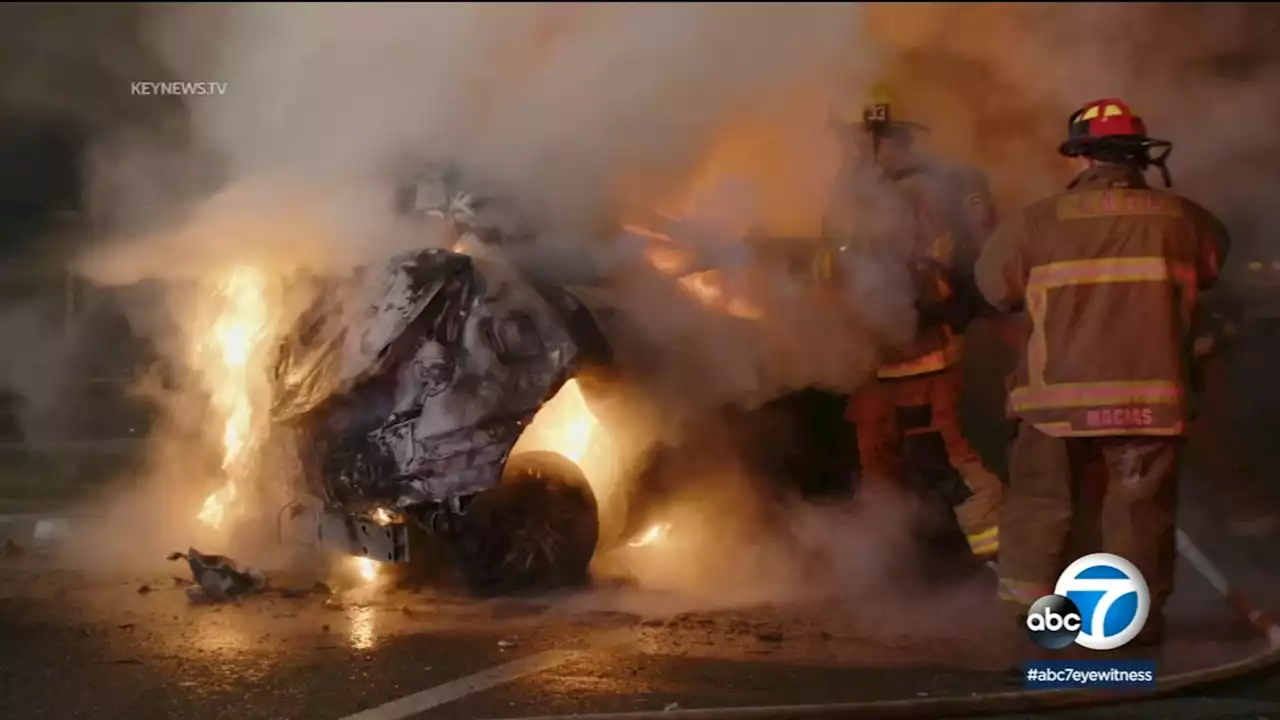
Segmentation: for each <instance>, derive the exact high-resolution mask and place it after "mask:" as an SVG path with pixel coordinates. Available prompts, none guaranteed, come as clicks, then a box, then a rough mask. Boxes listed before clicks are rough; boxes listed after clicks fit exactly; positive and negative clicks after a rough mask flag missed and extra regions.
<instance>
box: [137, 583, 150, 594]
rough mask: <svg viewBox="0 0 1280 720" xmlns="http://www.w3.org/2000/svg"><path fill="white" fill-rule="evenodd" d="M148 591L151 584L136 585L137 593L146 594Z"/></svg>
mask: <svg viewBox="0 0 1280 720" xmlns="http://www.w3.org/2000/svg"><path fill="white" fill-rule="evenodd" d="M149 592H151V586H150V585H139V586H138V594H139V595H146V594H147V593H149Z"/></svg>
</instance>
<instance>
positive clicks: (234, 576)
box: [168, 548, 267, 605]
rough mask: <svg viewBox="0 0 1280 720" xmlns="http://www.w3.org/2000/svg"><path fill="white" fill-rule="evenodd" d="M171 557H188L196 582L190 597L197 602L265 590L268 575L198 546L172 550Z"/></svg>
mask: <svg viewBox="0 0 1280 720" xmlns="http://www.w3.org/2000/svg"><path fill="white" fill-rule="evenodd" d="M168 559H169V560H186V561H187V565H188V566H190V568H191V575H192V578H193V579H194V580H195V586H194V587H189V588H187V598H188V599H189V600H190V601H191V602H192V603H195V604H197V605H203V604H208V603H217V602H225V601H227V600H231V599H233V598H236V597H241V596H244V595H249V594H252V593H255V592H258V591H260V590H262V589H263V588H264V587H266V585H267V578H266V576H265V575H263V574H262V572H261V571H259V570H256V569H254V568H245V569H243V570H241V569H240V567H239V566H238V565H236V562H235V561H234V560H232V559H231V558H228V557H224V556H222V555H205V554H203V553H201V552H200V551H199V550H196V549H195V548H188V549H187V552H185V553H181V552H175V553H171V554H170V555H169V557H168Z"/></svg>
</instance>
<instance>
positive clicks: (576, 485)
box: [449, 452, 600, 595]
mask: <svg viewBox="0 0 1280 720" xmlns="http://www.w3.org/2000/svg"><path fill="white" fill-rule="evenodd" d="M458 530H459V531H458V532H457V534H456V535H455V537H454V539H453V542H451V543H450V544H449V545H450V547H449V554H450V556H451V558H452V561H453V565H454V567H455V569H456V570H457V571H458V573H459V575H460V576H461V579H462V580H463V582H464V583H465V584H466V585H467V586H468V587H469V588H470V589H471V590H472V591H473V592H475V593H476V594H480V595H501V594H511V593H518V592H530V591H541V590H550V589H554V588H558V587H564V586H566V585H576V584H579V583H582V582H584V581H586V579H587V577H588V572H587V567H588V565H590V563H591V557H592V555H594V554H595V549H596V544H597V542H598V540H599V536H600V524H599V517H598V508H597V504H596V498H595V495H594V494H593V493H592V492H591V486H590V485H588V484H587V479H586V477H585V476H584V475H583V474H582V471H581V470H579V469H578V466H577V465H574V464H573V463H572V462H571V461H570V460H569V459H568V458H565V457H564V456H562V455H558V454H556V453H550V452H530V453H522V454H520V455H517V456H515V457H513V458H512V459H511V460H510V461H509V462H508V463H507V467H506V468H505V470H504V471H503V475H502V482H501V483H499V485H498V486H497V487H495V488H493V489H491V490H486V491H484V492H482V493H479V494H477V495H476V496H475V497H474V498H473V499H472V501H471V503H470V505H469V506H468V508H467V511H466V513H465V514H464V515H463V516H462V518H461V523H460V525H459V528H458Z"/></svg>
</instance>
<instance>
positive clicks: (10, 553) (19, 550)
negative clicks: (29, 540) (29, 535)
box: [0, 538, 27, 558]
mask: <svg viewBox="0 0 1280 720" xmlns="http://www.w3.org/2000/svg"><path fill="white" fill-rule="evenodd" d="M0 554H3V555H4V556H5V557H7V558H20V557H24V556H25V555H26V554H27V549H26V548H24V547H22V546H21V545H19V544H18V543H16V542H14V541H13V538H8V539H6V540H5V541H4V547H3V549H0Z"/></svg>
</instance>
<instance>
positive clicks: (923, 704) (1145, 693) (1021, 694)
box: [513, 528, 1280, 720]
mask: <svg viewBox="0 0 1280 720" xmlns="http://www.w3.org/2000/svg"><path fill="white" fill-rule="evenodd" d="M1177 544H1178V553H1179V554H1180V555H1181V556H1182V557H1183V559H1185V560H1186V561H1187V562H1188V563H1189V564H1190V565H1191V566H1192V568H1194V569H1195V570H1196V572H1198V573H1200V574H1201V575H1202V576H1203V577H1204V578H1205V579H1206V580H1207V581H1208V582H1209V584H1210V585H1212V586H1213V588H1214V589H1215V590H1217V591H1218V593H1219V594H1221V595H1222V597H1223V599H1224V600H1226V602H1227V603H1228V604H1229V605H1230V606H1231V607H1232V608H1233V609H1234V610H1236V611H1237V612H1239V613H1240V614H1241V615H1243V616H1244V617H1245V618H1247V619H1248V620H1249V623H1250V624H1251V625H1252V626H1253V627H1254V628H1256V629H1257V630H1258V632H1260V633H1261V634H1262V636H1263V638H1265V639H1266V647H1264V648H1263V649H1262V650H1260V651H1258V652H1256V653H1254V654H1253V655H1250V656H1248V657H1245V658H1243V659H1240V660H1237V661H1235V662H1232V663H1227V664H1225V665H1215V666H1213V667H1208V668H1203V669H1200V670H1191V671H1187V672H1182V673H1178V674H1176V675H1169V676H1166V677H1162V678H1159V679H1157V680H1156V683H1155V687H1154V688H1151V689H1149V690H1141V691H1132V692H1125V693H1124V694H1123V695H1117V694H1116V693H1115V692H1107V691H1099V690H1019V691H1010V692H997V693H985V694H977V695H965V696H955V697H936V698H912V699H909V700H878V701H870V702H845V703H826V704H813V705H783V706H758V707H717V708H701V709H688V710H679V709H673V710H669V711H661V712H648V711H646V712H627V713H597V714H580V715H572V716H540V717H528V718H518V719H513V720H556V719H557V718H564V717H573V718H575V719H576V720H680V719H682V718H688V719H689V720H695V719H705V720H719V719H721V718H743V719H747V720H775V719H776V720H784V719H785V720H790V719H792V718H831V717H841V718H940V717H964V716H978V715H998V714H1010V713H1020V712H1033V711H1045V710H1063V709H1068V708H1079V707H1084V706H1089V705H1107V704H1113V703H1116V702H1124V703H1126V704H1127V703H1132V702H1135V701H1139V700H1151V699H1154V698H1158V697H1165V696H1168V695H1174V694H1177V693H1180V692H1184V691H1186V690H1188V689H1190V688H1194V687H1200V686H1203V685H1208V684H1212V683H1216V682H1221V681H1224V680H1229V679H1232V678H1236V677H1239V676H1242V675H1247V674H1251V673H1254V672H1257V671H1259V670H1262V669H1265V668H1267V667H1270V666H1273V665H1275V664H1277V663H1280V626H1277V625H1276V623H1275V622H1274V621H1272V619H1271V618H1270V617H1269V616H1268V615H1267V614H1266V613H1264V612H1262V611H1261V610H1259V609H1258V608H1257V607H1256V606H1255V605H1253V604H1252V603H1250V602H1248V601H1247V600H1246V599H1245V597H1244V596H1243V595H1241V594H1240V592H1239V591H1237V590H1236V589H1235V588H1233V587H1232V586H1231V585H1230V583H1228V582H1227V579H1226V576H1224V575H1223V574H1222V572H1221V571H1219V570H1218V568H1217V567H1216V566H1214V564H1213V563H1212V562H1210V561H1209V559H1208V558H1207V557H1205V555H1204V553H1202V552H1200V550H1199V548H1197V547H1196V545H1195V544H1194V543H1193V542H1192V541H1191V538H1190V537H1189V536H1188V535H1187V534H1186V532H1184V531H1183V530H1182V529H1181V528H1178V531H1177Z"/></svg>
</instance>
